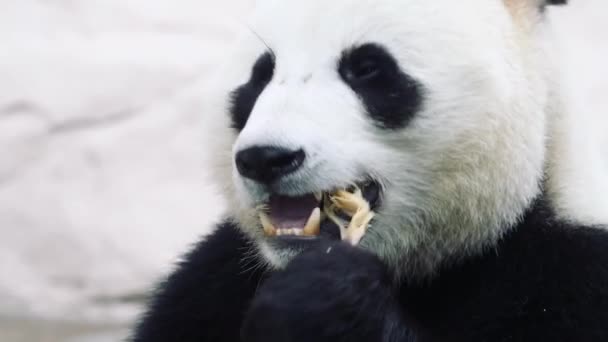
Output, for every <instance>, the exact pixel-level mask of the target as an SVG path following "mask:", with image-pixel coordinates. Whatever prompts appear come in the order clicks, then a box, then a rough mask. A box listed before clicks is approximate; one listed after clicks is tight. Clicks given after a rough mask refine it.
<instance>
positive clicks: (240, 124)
mask: <svg viewBox="0 0 608 342" xmlns="http://www.w3.org/2000/svg"><path fill="white" fill-rule="evenodd" d="M274 67H275V60H274V55H273V54H272V53H271V52H266V53H264V54H263V55H262V56H260V58H258V60H257V61H256V63H255V65H254V66H253V69H252V71H251V76H250V77H249V81H247V83H245V84H243V85H242V86H240V87H238V88H237V89H236V90H235V91H233V92H232V98H231V108H230V114H231V117H232V128H234V129H236V130H237V131H241V130H242V129H243V128H244V127H245V125H246V124H247V119H249V115H251V112H252V111H253V107H254V106H255V103H256V101H257V100H258V97H259V96H260V95H261V94H262V92H263V91H264V89H265V88H266V86H267V85H268V83H270V81H271V80H272V77H273V75H274Z"/></svg>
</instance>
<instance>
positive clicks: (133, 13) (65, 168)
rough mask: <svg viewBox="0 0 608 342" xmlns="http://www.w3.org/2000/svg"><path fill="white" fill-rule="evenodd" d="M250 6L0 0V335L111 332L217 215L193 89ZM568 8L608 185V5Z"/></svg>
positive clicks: (580, 122) (209, 1)
mask: <svg viewBox="0 0 608 342" xmlns="http://www.w3.org/2000/svg"><path fill="white" fill-rule="evenodd" d="M251 2H252V1H251V0H231V1H226V0H224V1H218V0H215V1H213V0H182V1H179V2H175V1H160V0H157V1H154V0H2V1H0V271H1V273H0V340H1V341H7V342H9V341H10V342H19V341H42V342H44V341H49V342H51V341H111V340H117V336H121V334H122V333H123V331H124V327H126V326H128V324H129V323H130V322H132V320H133V318H134V315H135V314H136V313H137V310H138V308H139V302H140V300H139V299H141V296H142V295H143V294H144V293H145V292H146V291H147V290H148V289H149V288H150V285H151V284H152V283H153V282H154V281H155V280H156V279H158V278H159V277H160V276H161V275H162V274H164V273H165V272H166V271H167V270H168V269H169V268H170V266H171V263H172V262H174V261H175V260H176V258H177V257H178V256H179V255H180V254H181V253H183V252H184V251H186V250H187V248H188V245H189V244H191V243H193V242H194V241H196V240H197V238H198V237H199V236H201V235H203V234H205V233H206V232H207V231H208V229H209V227H210V226H211V223H212V222H213V221H214V220H216V219H217V215H218V214H219V213H220V212H221V208H222V203H221V201H220V200H218V199H217V197H216V196H215V195H214V193H215V189H214V188H213V186H212V185H211V184H210V182H209V181H208V178H207V168H206V153H207V151H206V150H205V145H206V139H209V137H207V136H206V134H205V130H204V126H205V116H204V113H201V111H200V108H201V107H200V100H201V99H200V97H199V96H200V93H199V92H198V91H197V90H198V89H200V87H203V86H204V85H205V82H206V80H207V79H208V75H209V73H210V71H211V70H212V69H213V66H214V64H215V63H216V62H217V61H218V60H219V59H220V58H221V56H222V53H223V52H224V51H225V47H226V46H227V45H228V44H230V42H231V40H232V39H233V37H234V33H235V32H236V31H238V30H239V29H242V26H240V23H241V22H242V21H241V19H240V18H241V17H242V16H243V15H244V14H245V13H247V11H248V9H249V8H250V5H251ZM572 2H573V4H572V5H571V6H569V7H565V8H560V9H554V10H552V11H551V19H552V20H553V24H554V31H555V32H556V34H557V37H558V42H559V49H558V50H557V51H556V52H555V53H556V54H558V57H559V59H560V60H561V69H562V70H563V72H564V73H565V75H566V77H565V78H566V80H568V82H567V84H566V86H567V89H568V92H569V93H570V94H572V98H571V99H570V100H571V101H572V107H573V110H574V111H575V113H576V118H577V119H576V125H575V126H576V127H574V128H576V129H577V130H578V131H580V132H581V133H580V134H578V135H576V139H575V140H576V142H577V144H578V145H579V146H584V148H585V149H586V151H587V152H585V153H584V154H585V155H586V156H590V157H591V159H596V162H597V164H598V165H600V166H599V168H598V167H595V166H594V168H593V170H594V173H595V174H597V172H600V174H602V173H601V172H604V171H605V173H603V174H605V175H606V179H608V171H607V170H608V96H606V92H607V91H608V63H606V61H608V20H607V19H608V3H607V2H606V1H604V0H573V1H572ZM590 167H591V166H590ZM602 168H604V169H602ZM598 170H600V171H598Z"/></svg>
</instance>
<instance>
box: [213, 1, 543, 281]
mask: <svg viewBox="0 0 608 342" xmlns="http://www.w3.org/2000/svg"><path fill="white" fill-rule="evenodd" d="M505 1H506V2H504V3H503V2H501V1H489V0H461V1H454V0H433V1H428V0H360V1H348V0H331V1H324V0H308V1H285V0H265V1H260V4H259V6H258V8H257V11H256V14H255V15H254V17H253V20H252V22H251V23H249V24H248V25H249V28H250V31H249V32H248V34H246V35H245V36H244V38H243V40H242V41H241V42H240V43H239V44H238V47H237V49H236V52H235V53H234V55H233V57H234V58H232V62H228V63H227V66H226V68H225V71H224V72H223V73H222V79H221V82H219V83H217V84H216V86H217V91H218V92H219V93H221V94H222V95H221V96H218V98H217V99H218V101H219V102H218V103H217V104H216V107H217V108H216V109H217V113H218V117H217V118H216V119H214V121H215V122H219V123H220V124H221V125H222V126H224V127H227V126H228V123H227V120H228V114H227V113H226V108H227V99H228V97H227V94H228V92H229V90H232V89H234V88H236V87H237V86H238V85H240V84H242V83H244V82H245V81H246V80H247V78H248V76H249V73H250V70H251V67H252V65H253V63H254V62H255V60H256V59H257V58H258V57H259V56H260V55H261V54H262V53H263V52H264V51H265V49H266V47H265V45H268V46H269V47H270V48H272V50H273V51H274V52H275V54H276V69H275V74H274V77H273V80H272V81H271V83H270V84H269V85H268V87H267V88H266V89H265V90H264V92H263V93H262V95H261V96H260V97H259V99H258V101H257V103H256V106H255V108H254V110H253V112H252V114H251V116H250V118H249V121H248V122H247V125H246V127H245V128H244V130H243V131H242V132H241V133H240V134H238V135H237V134H236V133H234V132H232V131H227V128H223V129H224V130H226V134H225V136H226V137H228V139H225V140H222V141H220V142H218V147H217V151H219V152H218V153H219V155H218V157H219V158H218V159H219V164H221V165H220V167H219V168H218V175H219V176H220V178H221V182H223V183H224V184H226V185H227V193H228V195H229V197H230V201H231V203H232V205H231V207H232V208H233V212H231V213H230V215H231V216H233V217H235V218H236V219H237V220H238V221H239V223H240V225H241V226H242V227H243V229H244V231H245V232H246V233H247V234H249V235H250V236H251V237H253V238H254V239H256V240H257V241H258V242H259V243H260V246H261V247H260V248H261V250H262V255H263V256H264V257H265V258H266V260H267V261H268V262H270V263H271V264H273V265H275V266H278V267H280V266H282V265H284V264H285V263H286V262H287V260H288V259H289V258H290V257H291V256H293V254H294V253H295V252H296V251H276V250H272V249H271V248H270V247H269V246H268V245H267V244H266V243H265V242H264V238H263V236H262V233H261V228H260V224H259V221H258V220H257V217H256V216H255V215H254V210H253V208H254V207H255V206H256V205H257V204H259V203H262V202H263V201H264V200H265V199H266V198H267V196H268V194H267V193H265V192H264V191H263V190H262V189H261V188H260V187H258V186H257V185H256V184H254V183H253V182H251V181H249V180H246V179H244V178H242V177H241V176H240V175H239V174H238V173H237V172H236V171H235V168H234V166H233V159H234V157H233V156H234V153H235V152H236V151H239V150H242V149H244V148H247V147H250V146H253V145H264V144H272V145H280V146H283V147H287V148H303V149H304V150H305V151H306V153H307V156H308V158H307V160H306V163H305V165H304V167H303V169H301V171H299V172H297V173H295V174H293V175H292V176H290V177H288V178H287V179H285V180H284V181H282V183H281V187H280V191H281V192H282V193H283V194H286V195H298V194H305V193H310V192H313V191H319V190H329V189H332V188H334V187H336V186H342V185H347V184H349V183H351V182H353V181H356V180H361V179H362V178H363V177H366V176H368V175H371V176H373V177H375V178H376V179H377V180H379V181H380V182H382V184H383V185H384V188H385V192H384V200H383V206H382V208H381V210H380V212H379V213H378V215H377V216H376V218H375V220H374V221H373V226H372V227H371V229H370V230H369V232H368V234H367V235H366V236H365V237H364V239H363V241H362V246H363V247H365V248H368V249H369V250H372V251H373V252H375V253H377V254H378V255H379V256H380V257H381V258H383V259H384V260H385V261H386V262H388V263H389V264H390V265H392V266H394V268H395V270H397V271H400V272H405V273H407V275H408V276H410V277H413V278H423V277H426V276H429V275H432V274H433V272H434V271H435V270H436V269H437V266H438V265H440V264H441V263H443V262H448V261H449V262H453V261H455V260H458V259H459V258H461V257H464V256H467V255H470V254H473V253H478V252H479V251H480V250H481V249H483V248H484V247H487V246H491V245H492V244H493V243H494V242H496V240H497V239H498V238H499V237H500V236H501V235H502V234H504V233H505V232H506V231H507V230H508V229H509V228H510V227H512V226H513V225H514V224H515V223H516V222H517V220H518V219H519V218H520V217H521V215H522V213H523V211H524V210H525V208H527V207H528V206H529V204H530V203H531V201H532V199H533V198H534V197H535V196H537V195H538V194H539V191H540V189H539V185H540V181H541V179H542V176H543V171H544V170H543V165H544V161H545V146H546V142H545V137H546V136H547V121H546V113H547V108H548V107H549V102H548V98H549V97H548V94H549V87H548V84H549V82H548V80H547V77H546V75H547V74H548V73H547V72H546V70H545V68H544V55H543V53H542V46H541V45H542V44H541V41H542V38H540V37H541V35H540V32H541V31H540V30H539V28H540V24H539V23H538V21H537V16H536V14H533V13H531V12H525V11H524V13H523V14H522V13H520V12H521V11H519V10H517V11H514V10H513V7H512V6H513V5H512V4H513V3H514V2H517V1H518V0H514V1H507V0H505ZM519 1H524V0H519ZM506 4H508V5H506ZM254 32H255V34H254ZM260 38H261V39H260ZM262 40H263V42H262ZM368 42H373V43H379V44H382V45H383V46H385V47H386V48H387V49H388V50H389V51H390V52H391V53H392V54H393V55H394V56H395V57H396V58H397V60H398V62H399V64H400V66H401V68H402V69H403V70H404V71H405V72H407V73H408V74H410V75H411V76H413V77H414V78H415V79H417V80H418V81H419V82H420V83H421V84H422V85H423V86H424V87H425V89H426V93H425V100H424V106H423V109H422V110H421V111H420V112H418V113H417V114H416V115H415V118H414V119H413V120H412V121H411V122H410V123H409V125H408V126H407V127H406V128H404V129H402V130H399V131H396V132H391V131H387V130H382V129H379V128H377V127H375V126H374V125H373V122H372V121H371V120H370V118H369V117H368V116H367V115H366V114H365V110H364V108H363V106H362V104H361V103H360V101H359V99H358V98H357V96H356V94H355V93H354V92H353V91H352V90H351V89H350V88H349V87H348V86H347V85H346V84H345V83H344V82H343V81H342V80H341V79H340V77H339V75H338V73H337V70H336V68H337V61H338V58H339V56H340V54H341V52H342V51H343V50H344V49H347V48H349V47H352V46H353V45H357V44H362V43H368ZM219 99H221V100H219ZM218 129H219V128H218ZM218 135H219V134H218ZM397 266H399V267H397ZM399 275H400V274H399Z"/></svg>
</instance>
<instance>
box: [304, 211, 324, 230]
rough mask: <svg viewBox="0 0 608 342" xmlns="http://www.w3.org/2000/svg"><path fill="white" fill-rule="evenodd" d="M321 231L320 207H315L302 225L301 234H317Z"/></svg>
mask: <svg viewBox="0 0 608 342" xmlns="http://www.w3.org/2000/svg"><path fill="white" fill-rule="evenodd" d="M320 232H321V209H320V208H315V209H314V210H313V211H312V213H311V214H310V217H309V218H308V222H306V226H304V230H303V232H302V233H303V235H305V236H318V235H319V233H320Z"/></svg>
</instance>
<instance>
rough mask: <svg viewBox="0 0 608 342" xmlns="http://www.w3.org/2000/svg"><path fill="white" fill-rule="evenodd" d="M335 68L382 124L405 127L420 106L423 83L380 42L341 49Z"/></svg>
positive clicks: (394, 127)
mask: <svg viewBox="0 0 608 342" xmlns="http://www.w3.org/2000/svg"><path fill="white" fill-rule="evenodd" d="M338 72H339V74H340V77H341V78H342V80H343V81H344V82H345V83H346V84H348V85H349V86H350V88H351V89H353V91H354V92H355V93H356V94H357V95H358V96H359V98H360V99H361V101H362V102H363V104H364V106H365V108H366V110H367V112H368V114H369V115H370V117H371V118H372V119H373V120H374V121H375V122H377V123H378V126H380V127H382V128H387V129H398V128H403V127H405V126H406V125H407V124H408V122H409V121H410V120H411V118H412V117H413V116H414V114H416V112H417V111H418V110H419V109H420V107H421V106H422V86H421V85H420V84H419V83H418V82H417V81H416V80H414V79H413V78H412V77H410V76H409V75H407V74H406V73H404V72H403V71H402V70H401V69H400V68H399V64H398V63H397V61H396V60H395V58H394V57H393V56H392V55H391V54H390V53H389V52H388V51H387V50H386V49H385V48H383V47H382V46H380V45H377V44H365V45H361V46H358V47H354V48H351V49H348V50H346V51H344V52H343V53H342V57H341V58H340V61H339V63H338Z"/></svg>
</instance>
